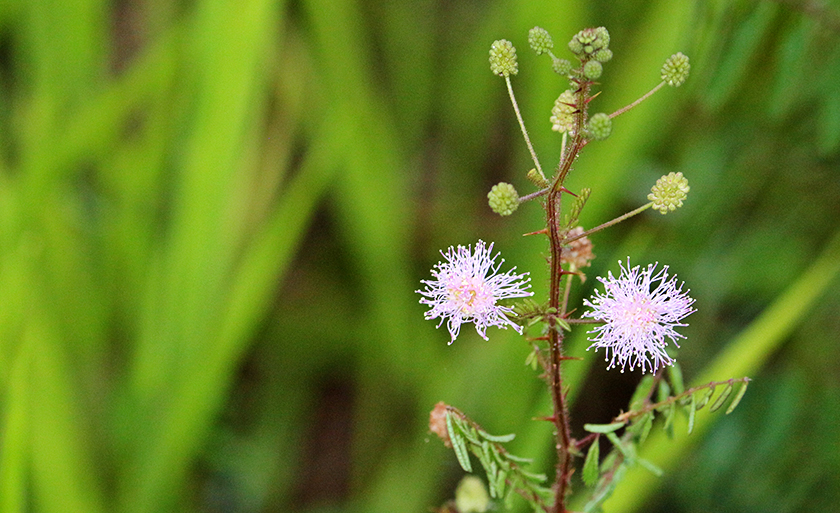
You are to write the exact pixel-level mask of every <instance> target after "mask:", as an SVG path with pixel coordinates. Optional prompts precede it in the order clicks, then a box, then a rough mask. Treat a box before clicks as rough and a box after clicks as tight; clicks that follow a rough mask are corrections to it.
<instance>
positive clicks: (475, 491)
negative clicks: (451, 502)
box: [455, 476, 490, 513]
mask: <svg viewBox="0 0 840 513" xmlns="http://www.w3.org/2000/svg"><path fill="white" fill-rule="evenodd" d="M455 507H456V508H458V511H459V512H460V513H484V512H485V511H487V510H488V509H490V496H489V495H488V494H487V488H485V487H484V482H483V481H482V480H481V479H480V478H478V477H476V476H464V478H463V479H461V482H459V483H458V486H457V487H456V488H455Z"/></svg>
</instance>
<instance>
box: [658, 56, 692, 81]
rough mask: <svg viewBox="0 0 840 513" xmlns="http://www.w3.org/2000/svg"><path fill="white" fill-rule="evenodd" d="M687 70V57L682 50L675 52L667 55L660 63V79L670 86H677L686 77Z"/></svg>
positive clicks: (689, 65) (688, 65)
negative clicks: (662, 62) (661, 63)
mask: <svg viewBox="0 0 840 513" xmlns="http://www.w3.org/2000/svg"><path fill="white" fill-rule="evenodd" d="M689 71H691V64H689V63H688V57H687V56H685V55H683V53H682V52H677V53H675V54H674V55H672V56H670V57H668V59H667V60H666V61H665V64H663V65H662V80H664V81H665V82H667V83H668V85H669V86H671V87H679V86H681V85H682V83H683V82H685V79H687V78H688V73H689Z"/></svg>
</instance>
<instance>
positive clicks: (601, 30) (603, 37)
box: [595, 27, 610, 48]
mask: <svg viewBox="0 0 840 513" xmlns="http://www.w3.org/2000/svg"><path fill="white" fill-rule="evenodd" d="M595 35H596V37H597V38H598V41H600V44H601V48H606V47H608V46H610V32H609V31H608V30H607V28H606V27H598V28H596V29H595Z"/></svg>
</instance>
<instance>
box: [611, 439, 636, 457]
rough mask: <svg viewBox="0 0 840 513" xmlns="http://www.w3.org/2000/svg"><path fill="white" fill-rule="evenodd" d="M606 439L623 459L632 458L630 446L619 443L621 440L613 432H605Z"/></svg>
mask: <svg viewBox="0 0 840 513" xmlns="http://www.w3.org/2000/svg"><path fill="white" fill-rule="evenodd" d="M607 439H608V440H609V441H610V442H611V443H612V444H613V447H615V448H616V449H618V451H619V452H621V454H622V455H623V456H624V458H625V459H628V460H630V459H632V458H633V456H634V454H633V452H632V450H631V448H630V446H627V445H624V444H622V443H621V440H620V439H619V438H618V436H617V435H616V434H615V433H607Z"/></svg>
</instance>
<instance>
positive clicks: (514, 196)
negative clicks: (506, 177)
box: [487, 182, 519, 216]
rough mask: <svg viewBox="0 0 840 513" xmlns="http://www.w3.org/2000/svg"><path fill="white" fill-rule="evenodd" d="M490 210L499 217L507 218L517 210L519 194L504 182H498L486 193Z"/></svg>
mask: <svg viewBox="0 0 840 513" xmlns="http://www.w3.org/2000/svg"><path fill="white" fill-rule="evenodd" d="M487 199H488V200H489V201H488V203H489V204H490V209H491V210H492V211H493V212H495V213H497V214H499V215H500V216H509V215H511V214H513V213H514V212H515V211H516V209H517V208H519V193H517V192H516V188H515V187H514V186H513V185H511V184H509V183H505V182H499V183H497V184H496V185H494V186H493V188H492V189H490V192H488V193H487Z"/></svg>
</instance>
